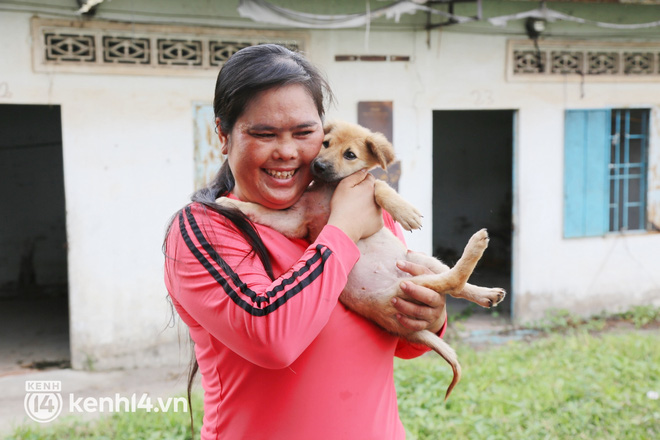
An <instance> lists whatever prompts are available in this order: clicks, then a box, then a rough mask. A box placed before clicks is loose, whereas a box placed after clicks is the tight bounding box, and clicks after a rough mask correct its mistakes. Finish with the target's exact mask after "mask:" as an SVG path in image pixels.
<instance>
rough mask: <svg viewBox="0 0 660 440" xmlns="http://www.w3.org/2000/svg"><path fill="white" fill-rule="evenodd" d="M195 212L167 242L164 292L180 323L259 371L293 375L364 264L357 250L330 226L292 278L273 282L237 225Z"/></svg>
mask: <svg viewBox="0 0 660 440" xmlns="http://www.w3.org/2000/svg"><path fill="white" fill-rule="evenodd" d="M191 206H192V207H191ZM191 206H189V207H187V208H185V209H184V210H182V211H181V213H180V214H179V215H178V218H177V219H176V220H175V221H174V223H173V225H172V227H171V229H170V232H169V234H168V238H167V241H166V254H167V258H166V284H167V287H168V291H169V292H170V296H171V297H172V299H173V303H174V305H175V306H176V307H177V310H178V311H179V313H180V315H181V317H182V319H183V320H184V322H186V323H187V324H188V325H189V326H201V327H203V328H204V329H205V330H206V331H207V332H208V333H209V334H210V335H211V336H213V337H214V338H216V339H217V340H218V341H220V342H221V343H222V344H224V345H226V346H227V347H228V348H229V349H231V350H232V351H234V352H235V353H237V354H238V355H240V356H241V357H243V358H245V359H247V360H248V361H250V362H252V363H254V364H257V365H259V366H262V367H264V368H273V369H275V368H284V367H287V366H288V365H290V364H291V363H292V362H293V361H294V360H296V359H297V358H298V356H299V355H300V354H301V353H302V352H303V351H304V350H305V348H307V346H308V345H309V344H310V343H311V342H312V341H313V340H314V338H316V336H317V335H318V334H319V332H320V331H321V329H322V328H323V327H324V326H325V324H326V323H327V322H328V319H329V317H330V314H331V313H332V311H333V309H334V307H335V306H336V305H337V301H338V298H339V295H340V294H341V292H342V290H343V288H344V286H345V285H346V280H347V276H348V273H349V272H350V271H351V269H352V268H353V266H354V265H355V263H356V262H357V260H358V258H359V250H358V249H357V246H356V245H355V243H353V241H352V240H351V239H350V238H348V236H346V235H345V234H344V233H343V232H342V231H341V230H340V229H338V228H336V227H334V226H326V227H325V228H324V229H323V230H322V232H321V234H320V235H319V236H318V238H317V239H316V241H315V242H314V243H312V244H311V245H310V246H309V247H308V248H307V249H306V250H305V252H304V253H303V255H302V256H301V257H300V259H299V260H298V261H296V262H295V264H293V266H292V267H291V268H290V269H289V270H288V271H286V272H285V273H283V274H282V275H281V276H279V277H278V278H276V279H275V280H271V279H270V278H269V276H268V275H267V273H266V270H265V268H264V266H263V264H262V263H261V261H260V260H259V258H258V257H256V256H255V253H254V252H251V251H252V249H251V247H250V245H249V244H248V243H247V241H246V240H245V239H244V238H243V236H242V235H241V234H240V233H239V232H238V230H237V229H235V227H234V226H233V225H232V224H230V223H229V222H228V221H227V220H226V219H224V217H221V216H220V215H217V214H215V213H208V214H202V213H201V210H200V209H199V208H198V209H194V208H195V205H191ZM200 217H204V219H203V220H202V219H201V218H200ZM208 219H210V221H211V225H209V224H208V222H209V220H208ZM266 246H267V247H268V244H266ZM270 251H271V252H277V250H276V249H270Z"/></svg>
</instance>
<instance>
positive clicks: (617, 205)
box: [609, 110, 649, 231]
mask: <svg viewBox="0 0 660 440" xmlns="http://www.w3.org/2000/svg"><path fill="white" fill-rule="evenodd" d="M648 120H649V111H648V110H612V120H611V123H612V135H611V142H610V143H611V147H610V163H609V183H610V205H609V230H610V231H622V230H636V229H645V228H646V215H645V211H646V203H645V202H646V168H647V163H646V158H647V146H648Z"/></svg>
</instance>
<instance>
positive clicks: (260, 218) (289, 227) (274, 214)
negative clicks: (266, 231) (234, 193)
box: [215, 197, 309, 238]
mask: <svg viewBox="0 0 660 440" xmlns="http://www.w3.org/2000/svg"><path fill="white" fill-rule="evenodd" d="M215 202H216V203H217V204H218V205H221V206H226V207H231V208H236V209H238V210H239V211H241V212H242V213H243V214H245V215H247V216H248V218H249V219H250V220H252V221H253V222H254V223H258V224H260V225H264V226H268V227H270V228H272V229H275V230H276V231H278V232H280V233H282V234H283V235H285V236H286V237H289V238H305V237H306V236H307V235H308V233H309V231H308V225H307V222H306V220H305V216H304V215H302V214H301V212H300V211H301V210H300V209H297V207H296V205H294V206H292V207H291V208H289V209H281V210H278V209H269V208H265V207H264V206H262V205H259V204H258V203H251V202H244V201H242V200H235V199H230V198H229V197H219V198H218V199H216V201H215Z"/></svg>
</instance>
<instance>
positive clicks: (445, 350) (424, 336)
mask: <svg viewBox="0 0 660 440" xmlns="http://www.w3.org/2000/svg"><path fill="white" fill-rule="evenodd" d="M409 339H410V341H411V342H417V343H419V344H423V345H426V346H427V347H431V348H432V349H433V350H434V351H435V352H436V353H438V354H439V355H440V356H442V358H443V359H444V360H446V361H447V363H448V364H449V366H451V369H452V371H453V372H454V378H453V379H452V381H451V383H450V384H449V388H447V393H446V394H445V401H446V400H447V399H448V398H449V395H450V394H451V391H452V390H453V389H454V387H455V386H456V384H457V383H458V381H459V380H461V364H459V363H458V356H456V352H455V351H454V349H453V348H451V347H450V346H449V344H447V343H446V342H445V341H443V340H442V339H441V338H439V337H438V335H436V334H434V333H431V332H430V331H428V330H422V331H419V332H417V333H414V334H412V335H411V336H410V338H409Z"/></svg>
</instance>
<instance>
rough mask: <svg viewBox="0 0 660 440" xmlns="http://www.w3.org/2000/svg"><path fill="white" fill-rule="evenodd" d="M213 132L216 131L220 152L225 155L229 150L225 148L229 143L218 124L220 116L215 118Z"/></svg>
mask: <svg viewBox="0 0 660 440" xmlns="http://www.w3.org/2000/svg"><path fill="white" fill-rule="evenodd" d="M215 132H216V133H218V139H220V152H221V153H222V154H225V155H226V154H227V153H228V152H229V150H228V148H227V145H228V144H229V143H228V142H227V135H226V134H225V133H223V131H222V128H221V126H220V118H215Z"/></svg>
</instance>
